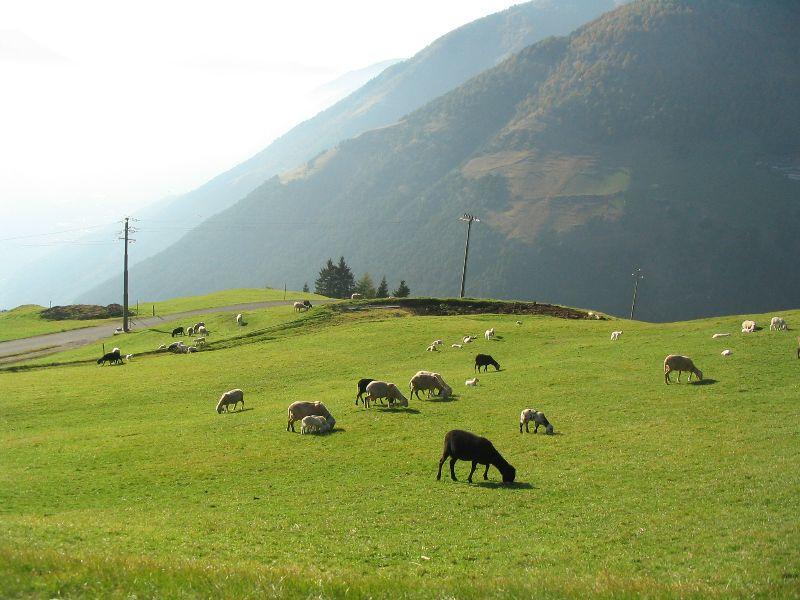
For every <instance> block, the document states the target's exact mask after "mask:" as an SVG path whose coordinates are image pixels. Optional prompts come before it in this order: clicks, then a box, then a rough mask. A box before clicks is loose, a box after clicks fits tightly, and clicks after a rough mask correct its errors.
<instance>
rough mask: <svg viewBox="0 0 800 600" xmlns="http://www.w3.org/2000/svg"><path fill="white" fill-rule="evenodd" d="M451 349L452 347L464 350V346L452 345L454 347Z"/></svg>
mask: <svg viewBox="0 0 800 600" xmlns="http://www.w3.org/2000/svg"><path fill="white" fill-rule="evenodd" d="M450 347H451V348H459V349H461V348H463V346H462V345H461V344H453V345H452V346H450Z"/></svg>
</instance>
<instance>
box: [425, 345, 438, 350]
mask: <svg viewBox="0 0 800 600" xmlns="http://www.w3.org/2000/svg"><path fill="white" fill-rule="evenodd" d="M425 350H426V351H427V352H438V351H439V349H438V348H437V347H436V346H435V345H434V344H431V345H430V346H428V347H427V348H426V349H425Z"/></svg>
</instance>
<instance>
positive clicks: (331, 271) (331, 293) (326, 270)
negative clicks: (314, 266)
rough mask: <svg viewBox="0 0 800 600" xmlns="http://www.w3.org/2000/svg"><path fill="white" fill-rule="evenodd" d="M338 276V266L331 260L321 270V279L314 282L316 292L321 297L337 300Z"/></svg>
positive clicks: (318, 278)
mask: <svg viewBox="0 0 800 600" xmlns="http://www.w3.org/2000/svg"><path fill="white" fill-rule="evenodd" d="M336 276H337V269H336V265H334V264H333V261H332V260H331V259H330V258H329V259H328V262H327V263H326V264H325V266H324V267H322V269H320V272H319V277H317V280H316V281H315V282H314V291H315V292H316V293H317V294H319V295H321V296H328V297H329V298H336V297H337V296H336V292H337V289H336Z"/></svg>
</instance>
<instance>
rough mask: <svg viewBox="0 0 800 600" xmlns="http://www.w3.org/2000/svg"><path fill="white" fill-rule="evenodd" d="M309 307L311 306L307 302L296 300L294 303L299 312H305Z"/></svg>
mask: <svg viewBox="0 0 800 600" xmlns="http://www.w3.org/2000/svg"><path fill="white" fill-rule="evenodd" d="M308 308H309V307H308V306H306V305H305V304H303V303H302V302H295V303H294V309H295V310H296V311H297V312H303V311H306V310H308Z"/></svg>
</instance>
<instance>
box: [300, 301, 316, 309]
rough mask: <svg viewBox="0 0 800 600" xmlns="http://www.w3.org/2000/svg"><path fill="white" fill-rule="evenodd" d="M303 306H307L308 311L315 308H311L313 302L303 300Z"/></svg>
mask: <svg viewBox="0 0 800 600" xmlns="http://www.w3.org/2000/svg"><path fill="white" fill-rule="evenodd" d="M303 306H305V307H306V309H309V308H314V307H313V306H311V302H309V301H308V300H303Z"/></svg>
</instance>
